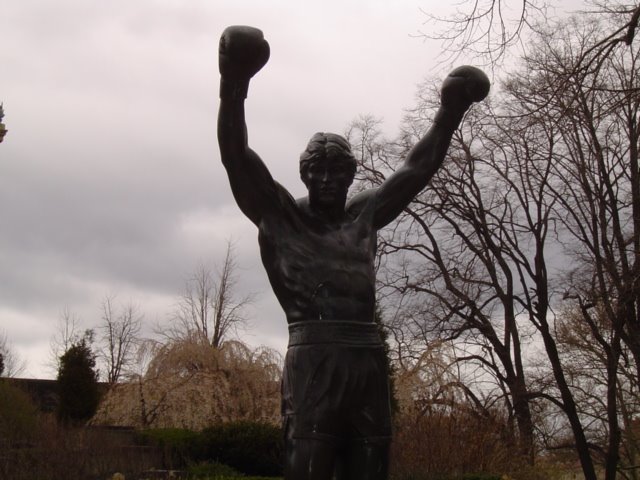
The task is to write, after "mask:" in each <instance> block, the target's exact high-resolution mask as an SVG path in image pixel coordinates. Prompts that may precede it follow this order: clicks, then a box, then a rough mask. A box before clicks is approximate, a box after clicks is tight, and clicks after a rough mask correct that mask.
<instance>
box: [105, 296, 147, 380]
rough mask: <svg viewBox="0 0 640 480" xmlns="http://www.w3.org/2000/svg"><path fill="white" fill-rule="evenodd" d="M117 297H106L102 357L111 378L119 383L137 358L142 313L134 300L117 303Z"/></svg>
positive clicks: (108, 377) (108, 378)
mask: <svg viewBox="0 0 640 480" xmlns="http://www.w3.org/2000/svg"><path fill="white" fill-rule="evenodd" d="M114 300H115V298H114V297H110V296H106V297H105V298H104V300H103V301H102V325H101V326H100V327H99V331H100V334H101V338H100V340H101V341H102V348H101V350H100V357H101V359H102V361H103V363H104V365H105V368H106V376H107V382H108V383H109V384H110V385H113V384H115V383H117V382H118V381H119V380H120V379H121V377H122V375H123V374H125V373H126V372H127V369H128V368H129V367H130V366H131V365H132V363H133V362H134V359H135V353H136V352H135V351H136V348H137V346H138V343H139V334H140V328H141V324H142V315H141V314H140V312H139V307H138V306H137V305H135V304H134V303H131V302H130V303H128V304H126V305H121V306H120V307H116V306H114Z"/></svg>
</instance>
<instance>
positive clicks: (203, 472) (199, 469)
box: [187, 462, 244, 480]
mask: <svg viewBox="0 0 640 480" xmlns="http://www.w3.org/2000/svg"><path fill="white" fill-rule="evenodd" d="M187 473H188V475H189V478H190V479H210V478H216V479H217V478H235V477H241V476H242V474H241V473H240V472H238V471H237V470H236V469H234V468H231V467H230V466H229V465H224V464H222V463H217V462H214V463H199V464H197V465H192V466H190V467H189V468H188V470H187ZM243 480H244V479H243Z"/></svg>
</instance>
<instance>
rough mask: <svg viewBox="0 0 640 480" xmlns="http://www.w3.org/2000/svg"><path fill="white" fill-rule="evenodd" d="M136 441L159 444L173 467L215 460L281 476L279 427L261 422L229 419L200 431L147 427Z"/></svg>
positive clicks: (248, 472)
mask: <svg viewBox="0 0 640 480" xmlns="http://www.w3.org/2000/svg"><path fill="white" fill-rule="evenodd" d="M139 441H140V443H142V444H143V445H156V446H161V447H163V448H164V449H165V455H167V456H168V457H169V461H170V462H171V463H172V464H173V465H172V466H173V467H176V466H185V465H189V464H198V463H202V462H217V463H222V464H224V465H228V466H230V467H232V468H234V469H235V470H237V471H239V472H241V473H243V474H245V475H257V476H281V475H282V471H283V470H282V464H283V453H284V436H283V433H282V430H281V429H280V428H279V427H276V426H273V425H269V424H265V423H256V422H246V421H243V422H230V423H224V424H220V425H216V426H214V427H210V428H207V429H205V430H203V431H201V432H194V431H191V430H185V429H173V428H172V429H156V430H147V431H145V432H143V433H142V434H141V435H140V438H139Z"/></svg>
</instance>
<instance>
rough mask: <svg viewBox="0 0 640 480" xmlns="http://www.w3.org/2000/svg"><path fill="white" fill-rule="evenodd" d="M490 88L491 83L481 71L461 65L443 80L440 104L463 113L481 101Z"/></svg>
mask: <svg viewBox="0 0 640 480" xmlns="http://www.w3.org/2000/svg"><path fill="white" fill-rule="evenodd" d="M490 86H491V83H490V82H489V79H488V78H487V76H486V75H485V74H484V72H483V71H482V70H480V69H479V68H476V67H471V66H469V65H463V66H462V67H458V68H456V69H454V70H453V71H452V72H451V73H450V74H449V75H448V76H447V78H445V80H444V82H443V83H442V89H441V90H440V102H441V103H442V105H443V106H444V107H445V108H450V109H454V110H462V111H463V112H464V111H465V110H467V108H469V107H470V106H471V104H472V103H473V102H479V101H481V100H483V99H484V98H485V97H486V96H487V94H488V93H489V88H490Z"/></svg>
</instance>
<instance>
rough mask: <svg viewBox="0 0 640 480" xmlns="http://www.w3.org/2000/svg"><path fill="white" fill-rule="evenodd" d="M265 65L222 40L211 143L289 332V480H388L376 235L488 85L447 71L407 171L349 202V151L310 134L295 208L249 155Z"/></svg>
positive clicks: (258, 42) (243, 30)
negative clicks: (250, 113) (249, 108)
mask: <svg viewBox="0 0 640 480" xmlns="http://www.w3.org/2000/svg"><path fill="white" fill-rule="evenodd" d="M268 59H269V45H268V43H267V42H266V40H265V39H264V37H263V35H262V32H261V31H260V30H258V29H255V28H252V27H245V26H234V27H228V28H227V29H226V30H225V31H224V33H223V34H222V38H221V39H220V51H219V66H220V73H221V82H220V111H219V116H218V142H219V145H220V153H221V156H222V163H223V164H224V167H225V168H226V170H227V173H228V176H229V182H230V183H231V189H232V191H233V195H234V197H235V199H236V202H237V203H238V206H239V207H240V209H241V210H242V212H243V213H244V214H245V215H246V216H247V217H249V219H250V220H251V221H252V222H253V223H254V224H255V225H256V226H257V227H258V241H259V244H260V253H261V256H262V262H263V264H264V267H265V269H266V271H267V274H268V276H269V281H270V282H271V286H272V288H273V291H274V293H275V294H276V297H277V298H278V301H279V302H280V305H281V306H282V308H283V309H284V312H285V314H286V317H287V322H288V324H289V347H288V350H287V355H286V359H285V366H284V372H283V382H282V413H283V419H284V427H285V436H286V437H285V445H286V459H285V479H287V480H329V479H331V478H336V479H350V480H356V479H363V480H364V479H367V480H378V479H386V478H387V474H388V464H389V444H390V439H391V422H390V410H389V388H388V373H387V371H386V363H385V358H384V350H383V346H382V342H381V340H380V337H379V335H378V333H377V329H376V326H375V323H374V305H375V291H374V284H375V273H374V256H375V251H376V236H377V231H378V230H379V229H381V228H382V227H384V226H385V225H387V224H388V223H390V222H391V221H393V220H394V219H395V218H396V217H397V216H398V215H399V214H400V212H401V211H402V210H403V209H404V208H405V207H406V206H407V205H408V204H409V202H411V200H412V199H413V198H414V197H415V196H416V195H417V194H418V193H419V192H420V191H421V190H422V189H423V188H425V187H426V186H427V183H428V182H429V179H430V178H431V177H432V176H433V174H434V173H435V172H436V171H437V170H438V168H439V167H440V165H441V164H442V162H443V160H444V158H445V154H446V152H447V149H448V147H449V143H450V141H451V137H452V135H453V133H454V131H455V129H456V128H457V127H458V125H459V124H460V121H461V120H462V117H463V115H464V113H465V112H466V110H467V109H468V108H469V107H470V106H471V104H472V103H473V102H478V101H480V100H482V99H483V98H484V97H485V96H486V95H487V93H488V92H489V80H488V79H487V77H486V75H485V74H484V73H482V72H481V71H480V70H478V69H477V68H474V67H468V66H465V67H459V68H457V69H455V70H454V71H453V72H451V74H450V75H449V76H448V77H447V78H446V80H445V81H444V84H443V86H442V92H441V107H440V109H439V111H438V113H437V115H436V118H435V121H434V124H433V126H432V127H431V128H430V129H429V131H428V132H427V133H426V135H425V136H424V137H423V138H422V139H421V140H420V141H419V142H418V143H417V144H416V145H415V146H414V147H413V149H412V150H411V151H410V152H409V154H408V156H407V158H406V160H405V162H404V165H403V166H402V167H400V168H399V169H398V170H397V171H396V172H395V173H393V174H392V175H391V176H389V177H388V178H387V180H386V181H385V182H384V183H383V184H382V185H380V187H378V188H375V189H371V190H367V191H364V192H362V193H359V194H358V195H356V196H354V197H353V198H351V199H349V200H348V201H347V191H348V189H349V186H350V185H351V183H352V181H353V178H354V174H355V170H356V161H355V158H354V156H353V154H352V153H351V149H350V146H349V144H348V142H347V141H346V140H345V139H344V138H343V137H341V136H339V135H335V134H332V133H316V134H315V135H314V136H313V137H312V138H311V141H310V142H309V144H308V146H307V148H306V150H305V151H304V152H303V153H302V155H301V156H300V177H301V178H302V181H303V182H304V184H305V185H306V186H307V189H308V191H309V195H308V196H307V197H304V198H300V199H298V200H295V199H294V198H293V197H292V196H291V195H290V194H289V192H287V190H286V189H285V188H284V187H282V185H280V184H279V183H277V182H276V181H275V180H274V179H273V177H272V176H271V174H270V173H269V170H268V169H267V167H266V166H265V164H264V163H263V162H262V160H261V159H260V157H259V156H258V155H257V154H256V153H255V152H254V151H253V150H251V148H249V145H248V139H247V128H246V123H245V115H244V100H245V98H246V96H247V90H248V86H249V80H250V78H251V77H252V76H253V75H254V74H255V73H257V72H258V70H260V69H261V68H262V67H263V66H264V65H265V64H266V62H267V60H268Z"/></svg>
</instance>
